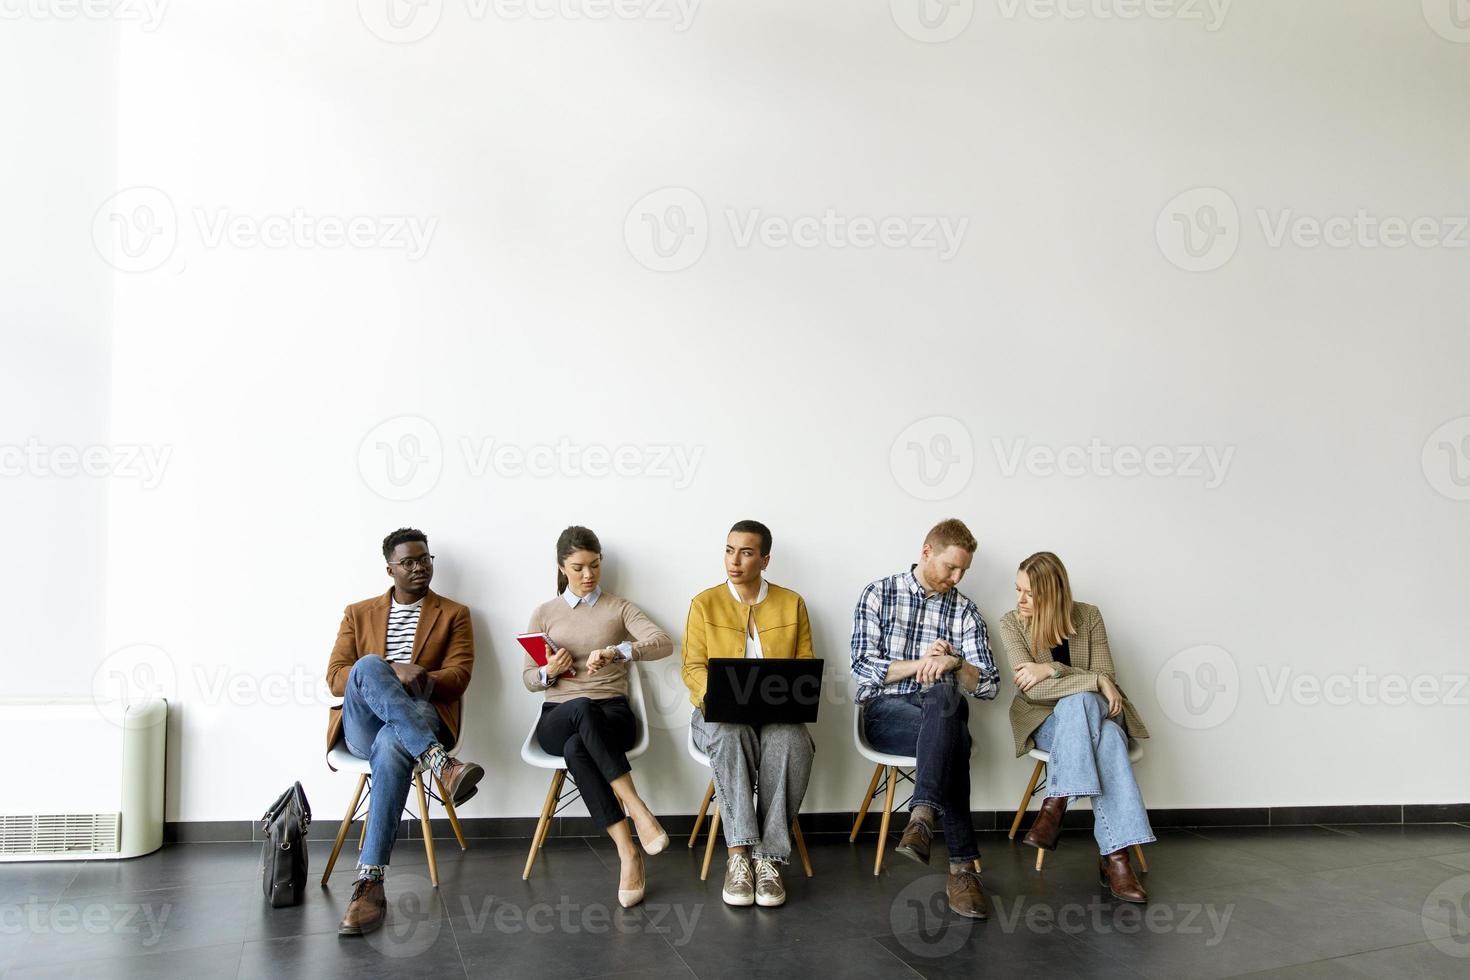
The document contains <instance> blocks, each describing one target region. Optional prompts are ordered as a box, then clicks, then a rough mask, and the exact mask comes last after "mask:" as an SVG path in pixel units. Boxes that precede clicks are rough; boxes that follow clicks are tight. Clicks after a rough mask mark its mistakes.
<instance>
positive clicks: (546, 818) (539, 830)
mask: <svg viewBox="0 0 1470 980" xmlns="http://www.w3.org/2000/svg"><path fill="white" fill-rule="evenodd" d="M556 790H557V780H556V773H552V776H551V781H550V783H549V785H548V786H547V787H546V802H545V803H543V804H542V805H541V819H540V820H537V821H536V832H535V833H534V834H532V835H531V852H530V853H529V854H527V855H526V870H524V871H522V872H521V880H522V881H525V880H526V879H527V878H529V877H531V865H533V864H535V863H536V851H537V849H538V848H539V847H540V846H541V835H542V834H544V833H546V826H547V824H549V823H550V822H551V811H552V810H553V809H554V808H555V807H556Z"/></svg>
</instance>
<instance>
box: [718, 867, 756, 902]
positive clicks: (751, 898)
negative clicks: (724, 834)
mask: <svg viewBox="0 0 1470 980" xmlns="http://www.w3.org/2000/svg"><path fill="white" fill-rule="evenodd" d="M721 897H722V898H724V900H725V904H726V905H735V906H745V905H754V904H755V886H754V884H752V882H751V876H750V858H748V857H746V856H745V855H744V854H731V855H730V860H729V861H727V862H725V890H724V891H723V892H722V893H721Z"/></svg>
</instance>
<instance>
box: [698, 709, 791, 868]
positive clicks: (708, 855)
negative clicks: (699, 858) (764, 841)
mask: <svg viewBox="0 0 1470 980" xmlns="http://www.w3.org/2000/svg"><path fill="white" fill-rule="evenodd" d="M689 757H690V758H691V759H693V760H694V761H695V762H697V763H699V764H700V765H701V766H704V767H705V768H706V769H709V768H712V767H711V765H710V759H709V756H708V755H706V754H705V753H703V752H701V751H699V747H698V746H697V745H695V744H694V726H693V725H690V726H689ZM714 798H715V779H714V777H713V776H711V777H710V780H709V787H708V788H706V789H705V791H704V799H703V800H702V801H701V802H700V804H699V815H698V816H696V817H695V818H694V830H693V832H692V833H690V835H689V847H690V849H691V850H692V849H693V848H694V844H695V842H696V841H698V840H699V828H700V827H701V826H703V825H704V815H705V813H706V812H707V811H708V810H709V804H710V801H711V800H714ZM719 831H720V801H719V800H715V812H714V813H713V814H711V815H710V820H709V842H708V843H707V844H705V846H704V866H703V867H701V868H700V870H699V880H700V881H704V880H705V879H706V878H708V877H709V865H710V861H711V860H712V859H713V858H714V854H715V838H716V837H718V836H719V835H720V834H719ZM791 840H792V843H794V844H795V845H796V852H797V853H798V854H799V855H801V867H802V870H804V871H805V872H806V876H807V877H808V878H810V877H811V876H812V859H811V855H809V854H808V853H807V852H806V841H805V840H803V839H802V836H801V818H800V817H797V818H796V819H794V820H792V821H791Z"/></svg>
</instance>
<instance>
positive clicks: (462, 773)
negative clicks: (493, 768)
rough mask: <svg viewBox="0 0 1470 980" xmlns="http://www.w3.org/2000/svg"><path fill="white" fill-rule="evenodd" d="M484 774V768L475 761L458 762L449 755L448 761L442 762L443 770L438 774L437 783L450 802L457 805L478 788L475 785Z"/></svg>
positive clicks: (466, 799) (464, 801)
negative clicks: (442, 788)
mask: <svg viewBox="0 0 1470 980" xmlns="http://www.w3.org/2000/svg"><path fill="white" fill-rule="evenodd" d="M484 775H485V770H484V769H483V768H482V767H481V766H480V765H479V763H476V762H460V761H459V760H458V759H456V758H454V757H453V756H450V758H449V761H448V762H446V763H445V764H444V771H443V772H441V773H440V774H439V785H440V786H442V787H444V794H445V795H446V796H448V797H449V800H450V802H451V803H453V804H454V805H455V806H459V805H460V804H462V803H466V802H468V801H469V798H470V797H472V796H474V795H475V793H476V792H477V790H478V787H477V786H476V785H475V784H476V783H478V782H479V781H480V779H481V778H482V777H483V776H484Z"/></svg>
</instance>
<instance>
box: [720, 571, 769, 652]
mask: <svg viewBox="0 0 1470 980" xmlns="http://www.w3.org/2000/svg"><path fill="white" fill-rule="evenodd" d="M725 585H726V586H728V587H729V589H730V594H731V595H732V596H734V597H735V601H736V602H738V603H740V604H741V605H742V606H743V605H745V604H746V602H745V600H744V599H742V598H740V593H739V591H737V590H736V588H735V583H734V582H731V581H730V580H729V579H726V580H725ZM770 591H771V590H770V587H769V586H767V585H766V580H765V578H764V577H762V578H761V589H760V592H758V593H757V594H756V597H755V602H754V603H752V604H751V605H753V606H758V605H760V604H761V603H763V602H765V601H766V595H767V593H769V592H770ZM752 615H753V614H752V613H747V614H746V616H747V619H749V618H750V617H751V616H752ZM764 657H765V652H764V651H763V650H762V649H761V631H760V630H756V631H755V635H754V636H751V635H750V629H749V628H748V627H747V629H746V631H745V659H746V660H761V659H764Z"/></svg>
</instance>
